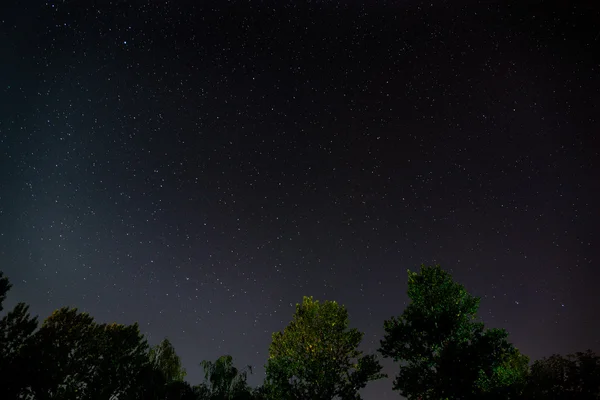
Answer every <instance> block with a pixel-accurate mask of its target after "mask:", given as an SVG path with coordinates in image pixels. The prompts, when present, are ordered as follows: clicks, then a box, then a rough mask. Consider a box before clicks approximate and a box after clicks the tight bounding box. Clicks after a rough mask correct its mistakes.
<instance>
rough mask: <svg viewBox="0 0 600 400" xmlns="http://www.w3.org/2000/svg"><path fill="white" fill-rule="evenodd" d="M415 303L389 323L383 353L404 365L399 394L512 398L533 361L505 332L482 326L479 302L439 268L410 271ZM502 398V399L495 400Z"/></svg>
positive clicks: (397, 385)
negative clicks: (477, 316)
mask: <svg viewBox="0 0 600 400" xmlns="http://www.w3.org/2000/svg"><path fill="white" fill-rule="evenodd" d="M408 295H409V298H410V300H411V302H410V304H409V305H408V307H406V309H405V310H404V312H403V313H402V315H400V316H399V317H392V318H391V319H389V320H387V321H385V322H384V329H385V336H384V339H383V340H382V341H381V348H380V352H381V353H382V354H383V355H384V357H390V358H392V359H393V360H394V361H397V362H399V363H400V366H399V373H398V375H397V377H396V380H395V381H394V390H398V391H400V393H401V394H402V395H403V396H405V397H408V398H422V399H441V398H446V397H449V398H457V399H459V398H460V399H480V398H502V399H510V398H511V396H512V395H516V393H518V392H519V390H520V389H522V386H523V385H522V383H523V380H524V379H525V376H526V373H527V368H526V364H527V363H526V361H527V358H526V357H523V356H521V355H520V353H518V351H517V350H516V349H514V347H513V346H512V345H511V344H510V343H509V342H508V341H507V336H508V334H507V333H506V331H504V330H502V329H489V330H486V329H485V328H484V326H483V324H482V323H481V322H476V321H475V319H476V313H477V310H478V308H479V299H478V298H476V297H474V296H472V295H470V294H469V293H468V292H467V290H466V289H465V288H464V286H462V285H460V284H459V283H456V282H454V280H453V279H452V276H451V275H450V274H449V273H447V272H446V271H444V270H442V269H441V268H440V267H439V266H434V267H428V266H424V265H422V266H421V270H420V272H418V273H417V272H411V271H409V272H408ZM495 396H499V397H495Z"/></svg>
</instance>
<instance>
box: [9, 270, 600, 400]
mask: <svg viewBox="0 0 600 400" xmlns="http://www.w3.org/2000/svg"><path fill="white" fill-rule="evenodd" d="M10 287H11V285H10V283H9V281H8V279H7V278H6V277H4V276H3V274H2V273H1V272H0V311H2V303H3V301H4V300H5V299H6V295H7V292H8V291H9V290H10ZM408 296H409V298H410V300H411V301H410V303H409V305H408V306H407V307H406V309H405V310H404V311H403V312H402V314H400V315H399V316H397V317H393V318H391V319H389V320H387V321H385V322H384V328H385V334H384V337H383V338H382V340H381V346H380V348H379V350H378V352H379V354H380V355H382V356H383V357H389V358H392V359H393V360H394V361H395V362H396V363H397V375H396V376H395V380H394V381H393V389H394V390H396V391H397V392H398V393H399V394H400V395H402V396H405V397H407V398H408V399H411V400H412V399H415V400H444V399H447V400H470V399H490V400H495V399H532V400H536V399H556V400H559V399H560V400H562V399H573V400H575V399H577V400H588V399H600V358H599V357H598V356H597V355H595V354H594V353H592V352H591V351H587V352H584V353H577V354H574V355H569V356H560V355H554V356H551V357H549V358H546V359H543V360H538V361H535V362H533V363H530V362H529V359H528V357H527V356H525V355H523V354H521V353H520V352H519V350H518V349H517V348H515V347H514V346H513V345H512V344H511V343H510V342H509V341H508V334H507V332H506V331H505V330H503V329H495V328H494V329H488V328H485V326H484V324H483V323H481V322H480V321H478V320H477V318H476V314H477V311H478V308H479V299H478V298H476V297H474V296H472V295H471V294H469V293H468V292H467V291H466V290H465V288H464V287H463V286H462V285H460V284H459V283H456V282H454V280H453V279H452V277H451V275H450V274H449V273H448V272H446V271H444V270H442V269H441V268H440V267H439V266H434V267H428V266H421V269H420V271H419V272H410V271H409V272H408ZM362 338H363V333H362V332H359V331H358V330H357V329H355V328H350V326H349V319H348V312H347V310H346V308H345V307H344V306H342V305H340V304H338V303H336V302H335V301H325V302H319V301H316V300H314V299H313V298H311V297H305V298H304V299H303V300H302V303H301V304H298V305H297V306H296V311H295V313H294V315H293V316H292V319H291V322H290V323H289V325H288V326H287V327H286V328H285V329H284V330H283V331H282V332H276V333H274V334H273V338H272V343H271V345H270V347H269V358H268V360H267V362H266V365H265V368H266V378H265V381H264V383H263V384H262V385H260V386H259V387H256V388H251V387H250V386H249V385H248V383H247V374H248V373H251V368H250V367H246V368H244V369H238V368H236V367H235V365H234V362H233V359H232V357H231V356H228V355H226V356H222V357H220V358H218V359H217V360H215V361H206V360H205V361H202V362H201V363H200V366H201V367H202V369H203V371H204V381H203V383H201V384H200V385H197V386H191V385H190V384H189V383H187V382H186V381H185V377H186V371H185V370H184V369H183V368H182V366H181V361H180V359H179V357H178V355H177V353H176V352H175V349H174V348H173V346H172V345H171V343H170V342H169V341H168V340H167V339H165V340H163V341H162V342H161V343H160V344H158V345H156V346H154V347H150V346H149V345H148V343H147V341H146V339H145V338H144V336H143V335H142V334H141V333H140V330H139V327H138V325H137V324H134V325H120V324H100V323H97V322H95V321H94V319H93V318H92V317H91V316H90V315H89V314H87V313H81V312H79V311H77V309H74V308H61V309H59V310H56V311H55V312H54V313H52V315H50V316H49V317H48V318H46V320H44V322H43V323H42V324H41V326H38V321H37V318H36V317H32V316H31V315H30V313H29V309H28V306H27V305H26V304H24V303H19V304H17V306H15V308H14V309H13V310H11V311H10V312H8V313H7V314H6V315H4V316H3V317H2V319H1V320H0V399H32V400H42V399H44V400H46V399H48V400H50V399H52V400H55V399H65V400H66V399H98V400H128V399H132V400H234V399H235V400H259V399H268V400H330V399H340V400H357V399H360V398H361V397H360V394H359V391H360V390H361V389H362V388H364V387H365V386H366V385H367V384H368V383H369V382H371V381H373V380H377V379H381V378H383V377H385V375H384V374H383V373H382V372H381V371H382V367H381V365H380V363H379V360H378V358H377V356H376V355H375V354H364V353H363V352H362V351H360V350H359V346H360V343H361V341H362Z"/></svg>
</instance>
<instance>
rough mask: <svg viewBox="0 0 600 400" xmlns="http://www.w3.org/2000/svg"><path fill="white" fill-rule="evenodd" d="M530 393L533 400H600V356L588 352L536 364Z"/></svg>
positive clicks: (555, 357)
mask: <svg viewBox="0 0 600 400" xmlns="http://www.w3.org/2000/svg"><path fill="white" fill-rule="evenodd" d="M526 394H527V398H528V399H531V400H538V399H544V400H545V399H548V400H571V399H573V400H575V399H577V400H592V399H594V400H596V399H600V357H599V356H597V355H596V354H594V353H593V352H592V351H591V350H588V351H586V352H583V353H575V354H569V355H567V356H560V355H556V354H555V355H553V356H551V357H548V358H545V359H542V360H538V361H535V362H534V363H533V365H532V366H531V374H530V378H529V382H528V385H527V389H526Z"/></svg>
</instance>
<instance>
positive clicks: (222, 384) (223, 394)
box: [196, 355, 252, 400]
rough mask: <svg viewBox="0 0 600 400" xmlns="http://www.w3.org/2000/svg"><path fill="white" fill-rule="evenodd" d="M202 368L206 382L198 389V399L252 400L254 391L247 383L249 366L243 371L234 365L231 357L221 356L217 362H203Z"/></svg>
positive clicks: (250, 369) (250, 370)
mask: <svg viewBox="0 0 600 400" xmlns="http://www.w3.org/2000/svg"><path fill="white" fill-rule="evenodd" d="M200 366H201V367H202V369H203V370H204V382H203V383H202V384H200V385H198V386H197V387H196V391H197V393H198V398H199V399H202V400H250V399H252V390H251V389H250V387H248V384H247V382H246V380H247V377H248V372H250V373H252V368H251V367H250V366H247V367H246V368H244V369H243V370H239V369H237V368H236V367H235V366H234V365H233V358H232V357H231V356H229V355H225V356H221V357H219V358H218V359H217V360H216V361H214V362H212V361H208V360H203V361H202V362H201V363H200Z"/></svg>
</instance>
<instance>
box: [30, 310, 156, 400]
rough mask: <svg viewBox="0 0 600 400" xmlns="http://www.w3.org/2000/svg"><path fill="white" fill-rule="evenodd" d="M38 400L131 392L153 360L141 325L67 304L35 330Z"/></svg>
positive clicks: (129, 393)
mask: <svg viewBox="0 0 600 400" xmlns="http://www.w3.org/2000/svg"><path fill="white" fill-rule="evenodd" d="M34 349H35V352H34V357H35V360H34V361H35V365H36V368H37V374H36V379H35V380H33V383H32V386H31V390H32V392H33V393H34V395H35V398H36V399H59V398H60V399H62V398H87V399H108V398H111V396H118V397H121V398H123V397H127V396H130V395H131V394H132V393H134V392H135V391H136V381H137V380H138V379H139V373H140V371H141V370H142V368H143V366H144V364H145V363H146V362H147V344H146V341H145V340H144V338H143V336H142V335H141V333H140V331H139V328H138V326H137V324H134V325H130V326H125V325H119V324H97V323H95V322H94V319H93V318H92V317H91V316H90V315H89V314H87V313H79V312H77V309H72V308H61V309H59V310H57V311H55V312H54V313H52V315H51V316H50V317H48V318H47V319H46V320H45V321H44V323H43V324H42V327H41V328H40V329H39V331H38V332H36V334H35V340H34Z"/></svg>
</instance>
